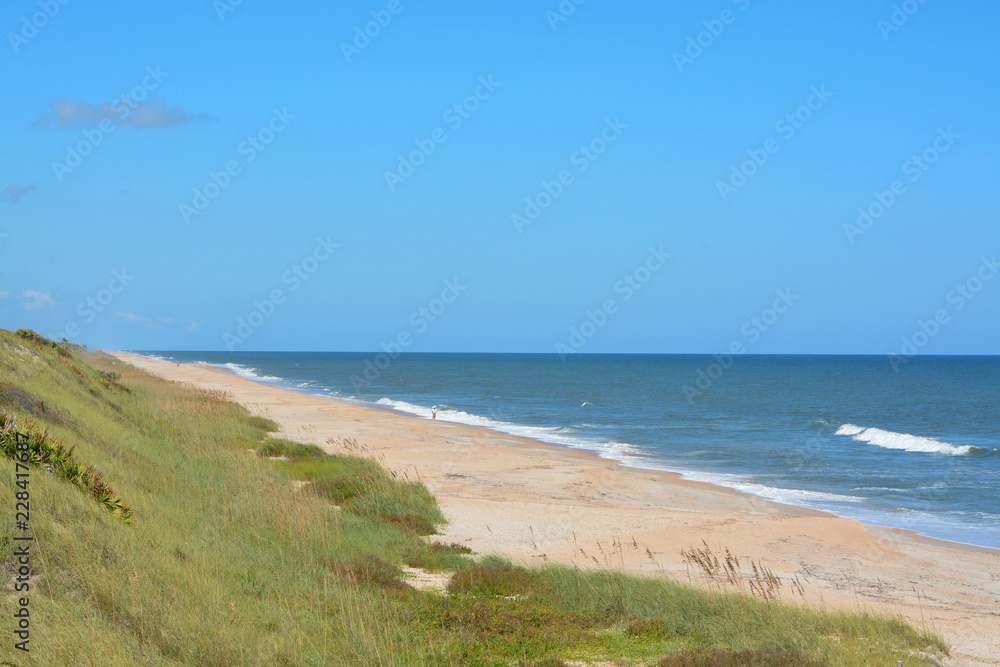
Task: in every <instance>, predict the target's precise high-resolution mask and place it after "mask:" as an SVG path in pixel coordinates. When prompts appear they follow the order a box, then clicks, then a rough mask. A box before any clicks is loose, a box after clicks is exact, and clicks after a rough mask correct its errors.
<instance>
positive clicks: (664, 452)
mask: <svg viewBox="0 0 1000 667" xmlns="http://www.w3.org/2000/svg"><path fill="white" fill-rule="evenodd" d="M143 354H147V355H151V356H156V357H160V358H164V359H170V360H175V361H179V362H185V361H187V362H194V361H197V362H204V363H209V364H215V365H220V366H225V367H227V368H229V369H231V370H233V371H234V372H237V373H239V374H241V375H244V376H246V377H249V378H251V379H254V380H256V381H260V382H267V383H273V384H278V385H282V386H287V387H290V388H293V389H296V390H298V391H304V392H309V393H316V394H321V395H327V396H331V395H332V396H336V395H337V392H338V391H342V392H343V397H344V398H345V399H348V398H350V399H351V400H357V401H363V402H368V403H375V404H380V405H382V406H384V407H387V408H390V409H395V410H398V411H401V412H405V413H409V414H414V415H418V416H421V417H425V418H429V417H430V415H431V407H432V406H435V405H436V406H438V413H437V418H438V419H443V420H449V421H455V422H461V423H466V424H474V425H478V426H486V427H489V428H493V429H496V430H499V431H503V432H507V433H512V434H516V435H522V436H526V437H531V438H535V439H538V440H542V441H545V442H549V443H552V444H556V445H561V446H565V447H573V448H577V449H583V450H588V451H592V452H594V453H597V454H599V455H600V456H603V457H606V458H611V459H615V460H619V461H622V462H624V463H626V464H628V465H632V466H637V467H643V468H653V469H662V470H671V471H675V472H678V473H681V474H682V475H684V476H685V477H686V478H689V479H695V480H702V481H707V482H712V483H715V484H719V485H722V486H728V487H732V488H735V489H739V490H741V491H745V492H747V493H752V494H756V495H759V496H763V497H765V498H769V499H771V500H776V501H779V502H785V503H789V504H793V505H800V506H805V507H811V508H816V509H823V510H827V511H830V512H833V513H835V514H838V515H841V516H846V517H851V518H856V519H859V520H861V521H864V522H866V523H871V524H878V525H884V526H893V527H900V528H909V529H912V530H916V531H918V532H920V533H923V534H925V535H929V536H932V537H937V538H941V539H947V540H953V541H958V542H966V543H970V544H976V545H980V546H988V547H994V548H1000V418H998V408H1000V357H916V358H914V359H912V360H911V361H910V363H908V364H906V365H903V366H901V367H900V368H899V369H898V372H896V371H895V370H894V369H893V368H891V367H890V365H889V363H888V361H887V360H886V357H883V356H853V357H852V356H741V357H737V358H735V359H731V360H729V359H721V360H718V359H716V358H713V357H712V356H701V355H571V356H568V357H567V358H566V360H565V361H562V360H560V358H559V356H558V355H546V354H416V353H414V354H403V355H400V356H398V357H397V358H395V359H391V358H390V357H388V356H387V355H381V356H379V355H376V354H362V353H295V352H282V353H265V352H244V353H213V352H155V353H151V352H146V353H143ZM720 361H721V362H723V363H720ZM730 362H731V363H730ZM723 366H728V367H727V368H724V367H723Z"/></svg>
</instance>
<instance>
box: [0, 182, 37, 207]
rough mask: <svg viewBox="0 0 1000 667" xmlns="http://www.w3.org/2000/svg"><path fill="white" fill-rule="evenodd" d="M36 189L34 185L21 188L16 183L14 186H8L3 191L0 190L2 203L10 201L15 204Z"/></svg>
mask: <svg viewBox="0 0 1000 667" xmlns="http://www.w3.org/2000/svg"><path fill="white" fill-rule="evenodd" d="M34 189H36V188H35V186H34V185H33V184H28V185H24V186H21V185H17V184H16V183H15V184H14V185H8V186H7V187H5V188H4V189H3V190H0V201H9V202H11V203H12V204H13V203H15V202H17V201H19V200H20V199H21V197H23V196H24V195H26V194H28V193H29V192H31V191H32V190H34Z"/></svg>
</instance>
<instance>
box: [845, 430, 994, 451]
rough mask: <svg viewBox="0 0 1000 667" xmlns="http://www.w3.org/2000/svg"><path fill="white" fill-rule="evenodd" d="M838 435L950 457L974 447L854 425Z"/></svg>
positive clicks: (872, 443)
mask: <svg viewBox="0 0 1000 667" xmlns="http://www.w3.org/2000/svg"><path fill="white" fill-rule="evenodd" d="M837 435H846V436H850V437H851V438H853V439H855V440H858V441H859V442H867V443H868V444H869V445H875V446H876V447H884V448H886V449H902V450H905V451H907V452H929V453H936V454H947V455H948V456H959V455H961V454H968V453H969V452H971V451H972V450H973V449H975V448H974V447H971V446H970V445H952V444H949V443H947V442H941V441H940V440H934V439H933V438H922V437H920V436H918V435H910V434H909V433H896V432H894V431H883V430H882V429H880V428H874V427H865V426H855V425H854V424H844V425H843V426H841V427H840V428H838V429H837Z"/></svg>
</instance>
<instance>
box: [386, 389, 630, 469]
mask: <svg viewBox="0 0 1000 667" xmlns="http://www.w3.org/2000/svg"><path fill="white" fill-rule="evenodd" d="M375 402H376V403H377V404H378V405H385V406H387V407H390V408H393V409H394V410H399V411H400V412H406V413H408V414H411V415H417V416H418V417H424V418H426V419H430V418H431V409H430V408H427V407H424V406H422V405H415V404H413V403H407V402H406V401H395V400H393V399H391V398H380V399H378V400H377V401H375ZM437 419H438V421H447V422H455V423H458V424H468V425H470V426H482V427H485V428H489V429H493V430H494V431H500V432H501V433H509V434H510V435H517V436H521V437H523V438H531V439H533V440H541V441H542V442H547V443H549V444H553V445H561V446H563V447H572V448H574V449H586V450H588V451H591V452H596V453H597V454H598V455H600V456H603V457H605V458H614V459H618V458H620V457H621V455H623V454H625V453H629V452H632V451H634V448H633V447H632V446H631V445H629V444H628V443H624V442H604V443H602V442H599V441H595V440H586V439H584V438H580V437H578V436H575V435H574V434H575V430H574V429H572V428H565V427H561V426H529V425H526V424H515V423H513V422H508V421H501V420H497V419H491V418H490V417H483V416H481V415H474V414H471V413H468V412H464V411H462V410H457V409H455V408H453V407H451V406H447V405H439V406H438V411H437Z"/></svg>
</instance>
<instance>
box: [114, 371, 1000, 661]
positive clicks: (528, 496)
mask: <svg viewBox="0 0 1000 667" xmlns="http://www.w3.org/2000/svg"><path fill="white" fill-rule="evenodd" d="M113 354H114V355H115V356H117V357H118V358H120V359H122V360H123V361H124V362H127V363H130V364H137V365H139V366H140V367H141V368H144V369H146V370H147V371H149V372H151V373H154V374H156V375H159V376H161V377H163V378H166V379H168V380H173V381H177V382H181V383H186V384H190V385H193V386H195V387H199V388H203V389H210V390H217V391H223V392H227V393H229V394H231V396H232V398H233V399H234V400H236V401H238V402H240V403H242V404H243V405H245V406H246V407H247V408H248V409H249V410H250V411H251V412H252V413H253V414H257V415H263V416H266V417H269V418H271V419H273V420H275V421H276V422H277V423H279V424H280V425H281V428H282V433H283V434H284V435H285V436H286V437H288V438H290V439H295V440H299V441H302V442H310V443H314V444H317V445H320V446H322V447H323V448H324V449H326V450H327V451H329V452H331V453H340V452H345V451H350V452H352V453H361V454H364V455H367V456H371V457H374V458H377V459H379V460H380V461H382V462H383V463H384V465H385V466H386V467H388V468H389V469H390V470H392V471H395V472H397V474H399V475H406V476H408V477H409V478H410V479H420V480H421V481H423V482H424V483H425V484H426V485H427V487H428V488H429V489H430V490H431V491H432V492H433V493H434V494H435V495H436V496H437V499H438V501H439V503H440V505H441V507H442V509H443V511H444V513H445V515H446V516H447V518H448V521H449V523H448V525H446V526H444V527H443V528H442V533H443V534H442V535H439V536H436V537H435V538H434V539H437V540H440V541H444V542H462V543H464V544H467V545H468V546H470V547H471V548H472V549H473V550H474V551H475V552H477V553H480V554H489V553H496V554H503V555H505V556H508V557H510V558H511V559H513V560H515V561H518V562H523V563H529V564H530V563H539V562H542V561H551V562H560V563H567V564H575V565H577V566H579V567H592V568H613V569H618V570H625V571H630V572H637V573H643V574H647V575H661V576H670V577H674V578H676V579H679V580H683V581H688V580H689V579H690V580H691V581H692V582H693V583H696V584H701V585H709V584H708V582H706V580H705V578H704V576H703V575H702V574H701V573H700V572H695V571H690V570H689V568H688V566H687V565H686V563H685V561H684V559H683V557H682V555H681V551H682V550H685V549H690V548H704V544H707V545H708V546H709V547H710V548H711V549H712V550H713V551H714V552H716V553H724V552H725V549H727V548H728V549H729V551H730V552H732V553H733V554H734V555H736V556H737V557H739V558H740V559H741V560H743V559H746V560H744V562H748V560H751V559H752V560H753V561H754V562H759V563H763V564H764V565H765V566H766V567H768V568H770V569H771V570H772V571H773V572H774V574H775V575H777V576H778V577H780V578H781V579H782V580H783V582H784V585H783V586H782V589H781V597H782V598H784V599H787V600H792V599H794V600H797V601H804V602H805V603H807V604H810V605H814V606H819V607H824V608H853V609H857V608H863V609H871V610H874V611H879V612H884V613H887V614H894V615H900V616H902V617H903V618H905V619H906V620H907V621H909V622H910V623H912V624H913V625H914V626H916V627H918V628H919V627H927V628H932V629H935V630H937V631H938V632H940V633H941V634H942V635H944V637H945V638H946V639H947V640H948V641H949V642H950V643H951V645H952V658H951V659H950V660H949V662H948V664H952V665H1000V552H996V551H993V550H989V549H979V548H975V547H969V546H965V545H959V544H955V543H949V542H942V541H939V540H933V539H929V538H924V537H921V536H919V535H917V534H915V533H912V532H909V531H903V530H897V529H889V528H881V527H873V526H865V525H864V524H861V523H860V522H857V521H854V520H850V519H844V518H840V517H835V516H833V515H830V514H826V513H823V512H818V511H813V510H808V509H803V508H798V507H793V506H789V505H780V504H777V503H773V502H770V501H767V500H764V499H761V498H757V497H754V496H749V495H745V494H742V493H739V492H736V491H733V490H730V489H725V488H721V487H716V486H712V485H709V484H703V483H698V482H692V481H686V480H683V479H681V478H680V477H678V476H677V475H673V474H670V473H665V472H658V471H651V470H641V469H635V468H629V467H625V466H622V465H619V464H618V463H616V462H614V461H609V460H605V459H601V458H598V457H597V456H594V455H591V454H588V453H586V452H581V451H576V450H571V449H565V448H560V447H555V446H551V445H547V444H544V443H541V442H537V441H532V440H528V439H524V438H519V437H516V436H511V435H506V434H503V433H498V432H494V431H491V430H488V429H484V428H479V427H474V426H466V425H461V424H452V423H447V422H443V421H431V420H426V419H420V418H417V417H413V416H408V415H401V414H396V413H393V412H390V411H388V410H380V409H377V408H372V407H368V406H364V405H360V404H357V403H353V402H350V401H339V400H336V399H331V398H327V397H322V396H313V395H309V394H303V393H298V392H293V391H288V390H285V389H281V388H277V387H272V386H268V385H264V384H259V383H255V382H252V381H250V380H248V379H246V378H242V377H239V376H237V375H235V374H233V373H230V372H228V371H226V370H224V369H220V368H216V367H212V366H208V365H204V364H181V365H176V364H174V363H170V362H164V361H152V360H148V359H145V358H142V357H138V356H135V355H131V354H127V353H121V352H115V353H113ZM347 440H353V441H356V442H357V443H360V444H362V445H364V447H365V448H364V449H363V450H361V451H360V452H359V451H358V450H357V449H356V448H354V447H353V446H351V445H347V446H345V441H347ZM796 577H797V579H798V581H799V582H800V583H801V586H802V592H801V593H800V592H798V589H796V591H795V592H793V590H792V581H793V580H794V578H796Z"/></svg>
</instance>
